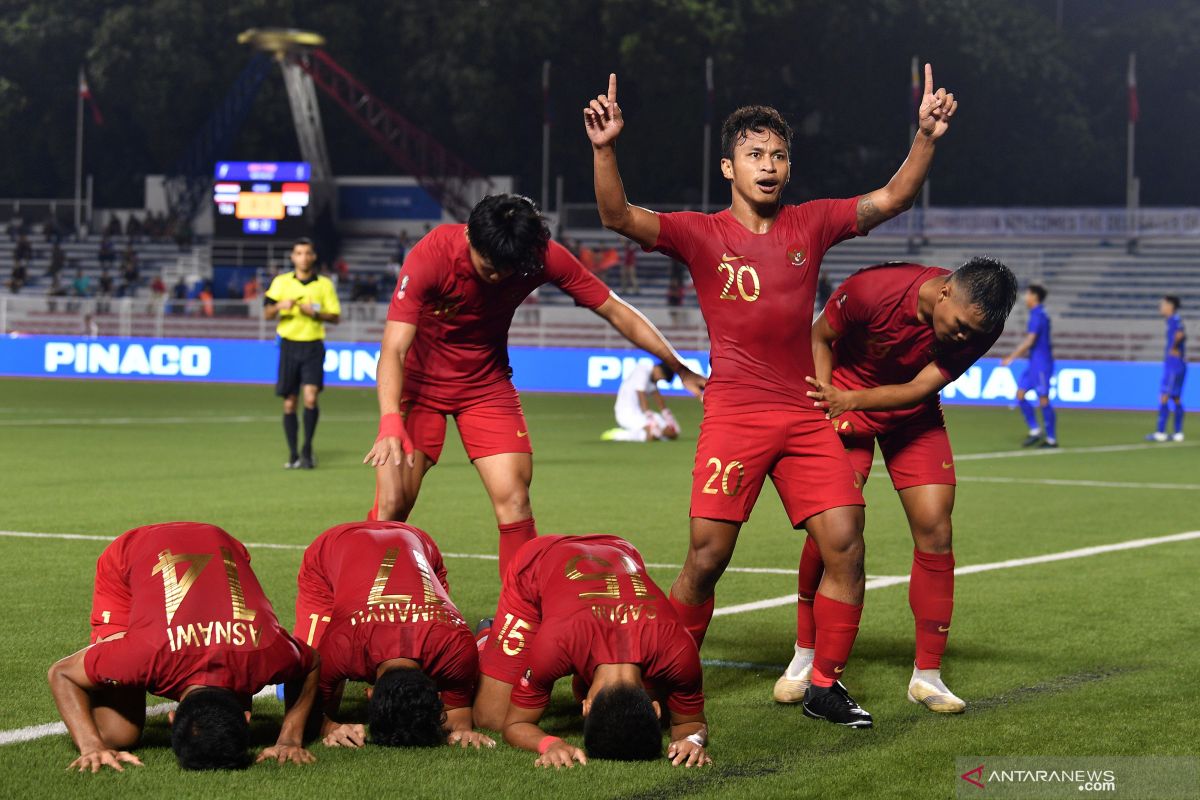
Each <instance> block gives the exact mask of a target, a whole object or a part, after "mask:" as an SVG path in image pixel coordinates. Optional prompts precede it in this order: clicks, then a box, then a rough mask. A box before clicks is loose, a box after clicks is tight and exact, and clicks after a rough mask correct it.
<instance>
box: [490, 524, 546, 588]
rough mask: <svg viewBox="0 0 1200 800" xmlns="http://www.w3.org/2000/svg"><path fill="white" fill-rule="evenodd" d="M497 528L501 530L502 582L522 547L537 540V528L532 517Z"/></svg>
mask: <svg viewBox="0 0 1200 800" xmlns="http://www.w3.org/2000/svg"><path fill="white" fill-rule="evenodd" d="M496 527H497V528H499V529H500V580H501V581H503V580H504V575H505V573H506V572H507V570H508V564H509V562H510V561H512V560H513V557H514V556H516V554H517V551H518V550H520V549H521V545H523V544H525V543H526V542H528V541H532V540H533V539H536V538H537V526H536V525H534V523H533V517H530V518H529V519H523V520H521V521H520V522H507V523H505V524H503V525H497V526H496Z"/></svg>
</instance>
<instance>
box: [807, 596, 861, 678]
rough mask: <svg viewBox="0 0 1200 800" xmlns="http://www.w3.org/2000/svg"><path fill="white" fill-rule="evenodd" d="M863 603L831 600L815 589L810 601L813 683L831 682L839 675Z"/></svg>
mask: <svg viewBox="0 0 1200 800" xmlns="http://www.w3.org/2000/svg"><path fill="white" fill-rule="evenodd" d="M862 610H863V607H862V606H861V605H857V606H852V605H850V604H849V603H842V602H839V601H837V600H832V599H830V598H828V597H826V596H825V595H823V594H820V593H818V594H817V597H816V600H815V601H814V602H813V617H814V618H815V619H816V622H817V647H816V653H815V654H814V656H813V673H812V682H813V685H814V686H824V687H827V688H828V687H830V686H833V684H834V682H835V681H837V680H840V679H841V676H842V671H843V670H844V669H846V661H847V660H849V658H850V650H851V649H852V648H853V647H854V639H855V637H856V636H858V623H859V620H860V619H861V618H862Z"/></svg>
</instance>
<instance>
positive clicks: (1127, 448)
mask: <svg viewBox="0 0 1200 800" xmlns="http://www.w3.org/2000/svg"><path fill="white" fill-rule="evenodd" d="M1195 446H1196V442H1184V443H1182V444H1178V443H1171V444H1164V443H1159V442H1143V443H1141V444H1106V445H1099V446H1096V447H1053V448H1046V449H1044V450H1042V449H1039V448H1031V449H1027V450H996V451H993V452H990V453H964V454H962V455H958V454H955V456H954V460H955V461H956V462H957V461H987V460H990V459H993V458H1022V457H1026V456H1069V455H1076V454H1082V453H1128V452H1131V451H1134V450H1163V449H1167V448H1172V447H1173V448H1180V447H1195Z"/></svg>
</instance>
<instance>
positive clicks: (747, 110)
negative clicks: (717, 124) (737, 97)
mask: <svg viewBox="0 0 1200 800" xmlns="http://www.w3.org/2000/svg"><path fill="white" fill-rule="evenodd" d="M751 131H754V132H755V133H762V132H764V131H770V132H771V133H774V134H775V135H776V136H778V137H779V138H780V139H783V141H784V142H786V143H787V148H788V152H789V153H790V152H791V150H792V126H791V125H788V124H787V120H785V119H784V118H783V115H782V114H780V113H779V112H778V111H776V110H775V109H773V108H771V107H770V106H742V107H741V108H739V109H738V110H737V111H734V112H733V113H732V114H730V115H729V116H728V117H726V118H725V122H724V123H723V124H722V125H721V157H722V158H733V149H734V148H735V147H737V146H738V145H739V144H740V143H741V142H744V141H746V137H747V136H749V135H750V132H751Z"/></svg>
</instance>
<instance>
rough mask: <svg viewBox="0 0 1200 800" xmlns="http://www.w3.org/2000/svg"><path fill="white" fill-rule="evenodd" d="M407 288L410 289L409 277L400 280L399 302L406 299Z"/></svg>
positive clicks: (397, 297)
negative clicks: (405, 291)
mask: <svg viewBox="0 0 1200 800" xmlns="http://www.w3.org/2000/svg"><path fill="white" fill-rule="evenodd" d="M407 288H408V276H407V275H405V276H404V277H403V278H401V279H400V290H399V291H398V292H396V299H397V300H403V299H404V290H405V289H407Z"/></svg>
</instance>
